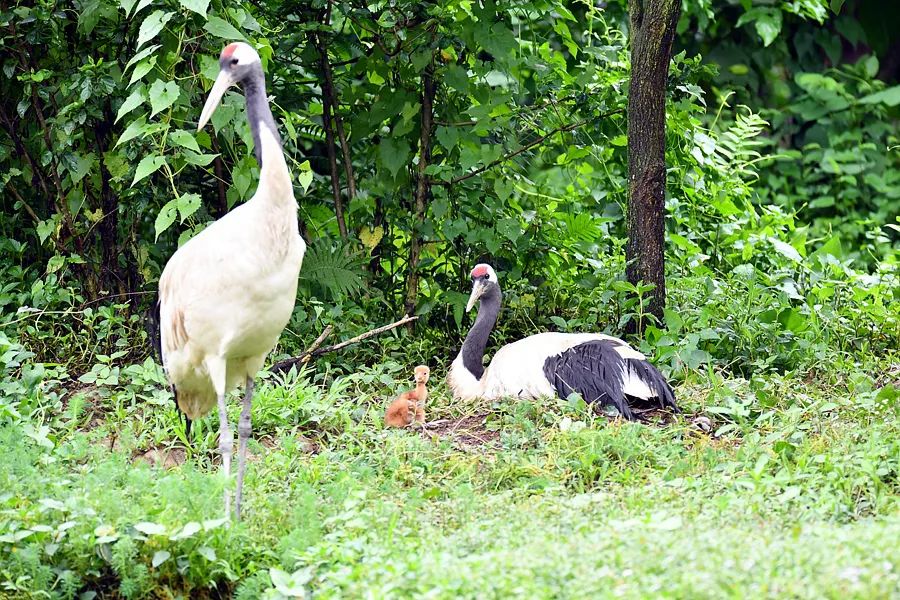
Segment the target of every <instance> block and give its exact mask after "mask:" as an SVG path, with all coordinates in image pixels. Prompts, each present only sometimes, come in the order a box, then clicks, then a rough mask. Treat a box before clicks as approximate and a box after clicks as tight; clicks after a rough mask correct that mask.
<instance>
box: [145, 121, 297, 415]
mask: <svg viewBox="0 0 900 600" xmlns="http://www.w3.org/2000/svg"><path fill="white" fill-rule="evenodd" d="M260 141H261V143H262V144H263V156H265V157H266V161H265V163H264V165H263V167H262V170H261V173H260V185H259V187H258V189H257V191H256V194H255V195H254V196H253V197H252V198H251V199H250V200H249V201H247V202H246V203H245V204H243V205H241V206H238V207H237V208H235V209H234V210H232V211H231V212H229V213H228V214H227V215H225V216H224V217H222V218H221V219H219V220H218V221H216V222H214V223H213V224H212V225H210V226H209V227H207V228H206V229H204V230H203V231H202V232H200V233H199V234H197V235H196V236H195V237H194V238H192V239H191V240H189V241H188V242H187V243H185V244H184V246H182V247H181V248H179V249H178V251H177V252H176V253H175V254H174V255H173V256H172V258H171V259H170V260H169V262H168V264H167V265H166V267H165V269H164V271H163V274H162V276H161V277H160V285H159V288H160V337H161V346H162V354H163V365H164V367H165V370H166V373H167V375H168V378H169V380H170V381H171V382H172V383H173V384H174V385H175V387H176V389H177V394H178V404H179V407H180V408H181V410H182V411H183V412H184V413H185V414H186V415H187V416H188V418H190V419H196V418H198V417H201V416H203V415H204V414H206V413H207V412H209V411H210V410H211V409H212V408H213V407H214V406H215V404H216V398H217V395H219V394H225V393H227V392H228V391H230V390H232V389H234V388H235V387H237V386H238V385H240V384H242V383H244V382H245V381H246V380H247V378H253V377H255V375H256V373H257V372H258V371H259V370H260V368H261V367H262V365H263V362H264V361H265V358H266V356H267V355H268V354H269V352H271V351H272V349H273V348H274V347H275V344H276V343H277V342H278V338H279V336H280V335H281V332H282V330H283V329H284V327H285V325H287V322H288V320H289V319H290V316H291V312H292V311H293V308H294V300H295V298H296V292H297V278H298V275H299V273H300V266H301V264H302V262H303V255H304V252H305V250H306V244H305V243H304V241H303V238H302V237H301V236H300V233H299V231H298V227H297V203H296V200H295V199H294V194H293V189H292V186H291V181H290V176H289V174H288V171H287V165H286V164H285V162H284V156H283V154H282V152H281V148H280V145H279V144H278V142H277V140H276V139H275V137H274V136H273V135H272V133H271V132H269V130H268V129H267V128H266V127H265V126H261V127H260Z"/></svg>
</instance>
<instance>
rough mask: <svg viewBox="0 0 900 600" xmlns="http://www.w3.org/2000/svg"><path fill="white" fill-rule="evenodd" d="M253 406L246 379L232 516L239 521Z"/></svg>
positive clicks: (250, 382) (250, 384)
mask: <svg viewBox="0 0 900 600" xmlns="http://www.w3.org/2000/svg"><path fill="white" fill-rule="evenodd" d="M252 404H253V378H252V377H248V378H247V391H246V393H245V394H244V406H243V408H242V409H241V418H240V420H239V421H238V472H237V492H236V493H235V502H234V516H235V518H236V519H237V520H238V521H240V520H241V499H242V497H243V492H244V469H245V468H246V467H247V440H249V439H250V433H251V431H252V426H251V424H250V410H251V408H252Z"/></svg>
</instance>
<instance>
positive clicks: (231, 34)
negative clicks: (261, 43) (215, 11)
mask: <svg viewBox="0 0 900 600" xmlns="http://www.w3.org/2000/svg"><path fill="white" fill-rule="evenodd" d="M203 29H205V30H206V31H208V32H210V33H211V34H213V35H214V36H216V37H220V38H222V39H225V40H244V41H246V40H247V38H245V37H244V34H243V33H241V32H240V31H238V29H237V28H235V26H234V25H232V24H231V23H229V22H228V21H226V20H224V19H221V18H219V17H210V18H209V20H208V21H207V22H206V25H204V26H203Z"/></svg>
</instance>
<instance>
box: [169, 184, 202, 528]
mask: <svg viewBox="0 0 900 600" xmlns="http://www.w3.org/2000/svg"><path fill="white" fill-rule="evenodd" d="M190 195H192V196H196V194H190ZM184 197H185V196H181V198H184ZM181 198H179V202H180V201H181ZM199 203H200V196H197V204H198V206H199ZM180 210H181V209H180V208H179V211H180ZM183 220H184V219H182V221H183ZM198 531H200V523H198V522H196V521H191V522H190V523H187V524H186V525H185V526H184V527H183V528H182V529H181V531H179V532H178V533H176V534H175V535H173V536H170V537H169V539H170V540H183V539H187V538H189V537H191V536H193V535H194V534H195V533H197V532H198Z"/></svg>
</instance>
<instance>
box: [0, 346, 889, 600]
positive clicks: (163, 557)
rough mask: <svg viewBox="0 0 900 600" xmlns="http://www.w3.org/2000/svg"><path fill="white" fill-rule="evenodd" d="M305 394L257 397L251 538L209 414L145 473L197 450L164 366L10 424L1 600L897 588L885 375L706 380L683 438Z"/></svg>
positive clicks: (869, 593)
mask: <svg viewBox="0 0 900 600" xmlns="http://www.w3.org/2000/svg"><path fill="white" fill-rule="evenodd" d="M889 364H890V363H887V365H885V366H883V367H881V368H872V369H871V370H870V372H872V373H878V372H884V371H886V370H887V369H888V367H889ZM304 377H305V375H304ZM304 377H301V378H299V379H292V380H289V381H287V382H284V384H283V385H282V382H274V381H270V382H268V383H266V384H263V385H261V386H259V388H258V390H259V393H258V395H257V403H256V410H255V412H254V419H255V432H256V433H255V437H254V440H253V441H252V442H251V451H252V452H253V453H254V454H255V456H256V458H255V460H254V462H252V463H251V464H250V465H249V468H248V479H247V481H246V490H245V507H246V514H245V517H246V518H245V520H244V521H243V522H242V523H241V524H239V525H237V526H234V527H226V526H224V525H223V524H222V522H221V520H220V517H221V516H222V490H223V486H224V485H225V484H226V482H225V481H224V479H223V478H222V477H221V476H220V474H219V472H218V467H217V460H216V453H215V447H216V443H217V441H216V432H215V429H214V428H215V426H216V419H215V417H214V416H212V417H210V418H207V419H205V420H204V421H201V422H199V423H198V424H197V428H196V431H195V436H194V442H193V446H192V448H190V449H188V451H187V460H186V461H185V462H184V464H182V465H180V466H176V467H174V468H169V469H165V468H162V467H161V466H150V465H148V464H146V463H145V462H144V461H143V460H138V459H135V457H136V456H139V455H141V454H143V453H144V452H146V451H147V450H148V449H150V448H156V449H159V450H161V451H162V450H165V449H166V448H167V447H168V448H176V449H179V448H182V447H183V444H182V442H181V441H179V440H180V439H181V438H183V426H182V425H181V424H180V423H179V422H178V420H177V417H176V415H175V411H174V408H173V407H172V405H171V404H168V403H166V399H165V398H164V397H163V396H161V395H159V394H158V393H157V392H156V391H155V390H156V389H157V387H158V380H157V379H156V378H157V376H156V375H154V374H153V369H151V367H150V366H148V365H145V367H144V368H143V369H141V368H138V367H136V368H134V369H133V370H132V372H131V373H130V375H128V376H127V377H125V378H123V379H124V380H125V382H124V383H120V384H119V385H117V386H114V387H110V388H108V389H107V388H101V389H99V390H98V389H96V388H94V389H90V390H83V391H82V392H81V393H76V394H72V395H70V396H69V397H68V398H66V399H65V401H59V402H57V403H56V404H55V405H54V404H53V403H47V404H46V405H42V404H41V403H40V399H38V400H37V401H36V404H35V406H37V407H38V408H34V407H32V408H33V410H32V415H33V416H32V417H30V418H26V419H22V420H20V421H17V422H16V423H15V424H12V423H10V424H8V425H6V426H4V427H2V428H0V455H2V456H3V459H2V460H0V595H3V594H5V595H7V596H9V597H78V595H79V594H81V593H83V592H86V591H91V590H94V591H96V592H97V594H98V596H97V597H114V598H115V597H126V598H141V597H159V598H170V597H184V598H187V597H192V598H193V597H204V596H209V597H223V596H225V597H227V596H231V595H234V596H236V597H239V598H259V597H266V598H278V597H284V596H283V594H282V592H284V593H287V592H291V591H293V592H298V593H300V592H303V593H306V594H309V595H311V596H313V597H321V598H338V597H351V598H356V597H371V598H393V597H429V598H457V597H471V598H476V597H477V598H490V597H496V598H508V597H527V598H551V597H552V598H559V597H570V598H587V597H590V598H595V597H616V598H618V597H626V598H638V597H671V598H686V597H691V598H695V597H709V598H721V597H779V598H781V597H798V598H819V597H823V596H824V597H835V598H837V597H840V598H846V597H858V598H879V597H883V598H888V597H897V596H898V594H900V544H898V543H897V540H898V539H900V480H898V472H900V435H898V434H900V422H898V418H897V416H898V412H897V411H898V402H897V394H896V388H895V387H892V386H891V384H890V383H889V382H888V384H887V385H885V381H883V380H881V379H879V378H878V377H871V376H868V375H866V374H865V373H863V372H860V371H853V372H850V373H848V374H845V375H842V376H833V377H831V378H824V377H821V376H819V377H815V378H813V377H800V376H797V377H779V376H776V375H770V376H768V375H767V376H766V377H764V378H763V377H760V378H759V379H754V380H751V381H745V380H738V379H722V378H720V377H719V376H717V375H715V374H711V375H708V376H706V377H703V378H699V377H696V378H694V379H693V380H691V381H689V382H688V383H685V384H683V385H681V386H680V387H679V389H678V390H677V392H678V394H679V398H680V401H681V404H682V405H683V406H684V408H685V410H686V413H687V415H686V416H683V417H679V418H678V419H676V420H675V421H674V422H673V423H671V424H669V425H666V426H647V425H641V424H632V423H621V422H618V421H610V420H608V419H607V418H605V417H602V416H595V415H594V414H593V413H592V412H591V411H590V410H588V409H587V408H586V407H585V406H584V405H583V403H582V402H581V401H579V400H574V399H573V400H572V401H561V400H547V401H543V402H513V401H508V402H502V403H498V404H492V405H478V404H465V405H462V404H455V403H453V402H452V401H451V400H449V399H448V397H447V395H446V393H445V391H444V390H443V389H441V388H440V387H439V386H438V387H437V388H436V389H435V390H434V392H433V396H432V402H431V411H430V413H429V419H430V420H434V419H459V418H460V417H462V416H464V415H468V416H476V417H478V418H474V419H470V420H469V423H470V424H471V423H472V422H477V423H479V424H480V425H479V430H478V431H477V432H476V433H477V434H478V437H476V438H473V437H468V438H464V437H461V436H460V435H458V434H453V433H451V432H449V431H447V427H446V426H444V428H443V430H442V431H440V433H439V434H438V433H435V432H434V431H433V432H432V434H431V435H428V434H423V433H421V432H416V431H387V430H384V429H382V427H381V424H380V421H381V414H382V412H381V411H382V410H383V408H384V405H385V402H386V400H387V399H388V398H389V397H390V396H391V395H392V394H394V393H395V392H396V391H398V390H399V389H401V388H402V387H404V385H405V384H404V382H402V381H399V382H398V381H397V377H400V378H403V377H405V370H404V369H402V368H401V367H400V366H399V365H395V364H392V363H388V364H386V365H381V366H378V367H376V368H373V369H371V370H369V371H366V372H364V373H361V374H357V375H355V376H353V377H350V378H343V379H340V380H338V381H337V382H336V383H332V384H329V385H327V386H325V385H319V384H316V383H313V382H310V381H309V380H307V379H305V378H304ZM160 404H161V405H160ZM41 406H45V408H44V409H43V410H41V409H40V407H41ZM232 410H233V414H232V418H233V421H235V422H236V418H237V412H238V410H239V406H238V403H237V402H235V403H233V405H232ZM699 414H705V416H706V417H708V418H709V419H711V421H712V424H713V428H714V430H715V431H714V433H717V435H710V434H707V433H705V432H704V431H702V430H701V429H700V428H699V427H698V426H697V424H696V423H695V417H696V416H697V415H699ZM479 438H480V439H482V440H486V443H480V442H479V441H478V439H479ZM279 590H280V591H279ZM87 597H89V596H87Z"/></svg>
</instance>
